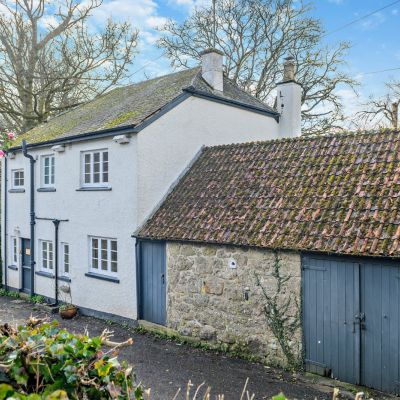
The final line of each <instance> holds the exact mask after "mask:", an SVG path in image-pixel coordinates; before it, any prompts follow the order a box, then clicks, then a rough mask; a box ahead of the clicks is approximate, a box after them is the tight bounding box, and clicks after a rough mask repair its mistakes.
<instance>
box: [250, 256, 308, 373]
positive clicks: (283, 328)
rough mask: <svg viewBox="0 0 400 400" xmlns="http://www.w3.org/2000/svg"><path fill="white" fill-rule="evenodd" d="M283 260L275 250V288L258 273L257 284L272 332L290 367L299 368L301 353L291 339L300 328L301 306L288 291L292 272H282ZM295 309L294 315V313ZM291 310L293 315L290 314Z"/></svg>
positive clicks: (273, 274)
mask: <svg viewBox="0 0 400 400" xmlns="http://www.w3.org/2000/svg"><path fill="white" fill-rule="evenodd" d="M281 263H282V260H281V258H280V257H279V255H278V253H277V252H274V264H273V266H272V268H273V271H272V277H273V278H274V280H275V285H274V286H275V287H274V288H273V290H269V288H268V289H267V288H266V287H265V286H263V285H262V283H261V279H260V277H259V275H257V274H256V281H257V285H258V286H259V287H260V288H261V292H262V295H263V299H264V301H265V304H264V307H263V309H264V314H265V317H266V320H267V323H268V327H269V328H270V330H271V332H272V334H273V335H274V336H275V338H276V340H277V341H278V343H279V346H280V348H281V350H282V353H283V355H284V356H285V358H286V362H287V366H288V367H289V368H290V369H299V368H300V367H301V365H302V360H301V354H299V352H296V351H295V350H294V349H293V347H292V346H291V343H290V342H291V341H292V339H293V337H294V336H295V334H296V332H297V331H298V329H299V328H300V324H301V323H300V306H299V304H298V301H297V298H296V297H295V295H294V294H291V293H288V292H287V283H288V281H289V280H290V279H291V275H290V274H286V275H285V274H283V273H282V264H281ZM293 310H295V311H294V315H293ZM290 311H291V313H292V315H289V312H290Z"/></svg>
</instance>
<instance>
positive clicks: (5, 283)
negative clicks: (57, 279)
mask: <svg viewBox="0 0 400 400" xmlns="http://www.w3.org/2000/svg"><path fill="white" fill-rule="evenodd" d="M3 174H4V253H3V260H4V286H5V289H6V290H7V291H8V281H7V268H8V266H7V248H8V245H7V184H8V160H7V157H5V159H4V171H3ZM1 272H3V269H2V271H1ZM1 286H3V277H1Z"/></svg>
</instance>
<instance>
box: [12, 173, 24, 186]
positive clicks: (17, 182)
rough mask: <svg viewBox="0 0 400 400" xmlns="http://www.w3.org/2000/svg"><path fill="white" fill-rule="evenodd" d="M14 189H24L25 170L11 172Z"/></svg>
mask: <svg viewBox="0 0 400 400" xmlns="http://www.w3.org/2000/svg"><path fill="white" fill-rule="evenodd" d="M11 180H12V187H13V188H15V189H18V188H23V187H24V185H25V174H24V170H23V169H14V170H12V171H11Z"/></svg>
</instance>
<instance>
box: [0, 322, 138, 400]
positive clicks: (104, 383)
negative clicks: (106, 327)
mask: <svg viewBox="0 0 400 400" xmlns="http://www.w3.org/2000/svg"><path fill="white" fill-rule="evenodd" d="M109 338H110V334H109V332H108V331H105V332H103V334H102V335H101V336H98V337H93V338H89V337H88V336H86V335H75V334H72V333H70V332H68V331H67V330H65V329H60V328H59V326H58V322H57V321H54V322H52V323H42V321H40V320H37V319H34V318H31V319H30V320H29V321H28V323H27V324H26V325H25V326H20V327H18V329H14V328H12V327H10V326H9V325H7V324H5V325H0V370H1V372H2V373H3V374H2V375H3V379H1V380H2V381H3V382H7V383H9V385H2V386H1V388H0V400H2V399H7V398H9V397H12V398H16V399H25V398H26V399H29V400H37V399H48V400H53V399H79V400H80V399H99V400H100V399H129V398H131V397H132V396H131V394H133V392H134V384H133V382H134V380H133V375H132V368H131V367H129V366H128V365H127V364H126V363H120V362H119V361H118V358H117V352H118V348H120V347H122V346H126V345H130V344H132V340H131V339H129V340H128V341H126V342H124V343H114V342H111V341H110V340H109ZM103 345H107V346H111V349H110V350H108V351H104V350H103ZM34 394H35V395H37V396H34ZM28 395H30V396H28ZM26 396H28V397H26Z"/></svg>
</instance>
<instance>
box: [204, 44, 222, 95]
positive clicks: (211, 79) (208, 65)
mask: <svg viewBox="0 0 400 400" xmlns="http://www.w3.org/2000/svg"><path fill="white" fill-rule="evenodd" d="M200 55H201V75H202V77H203V79H204V80H205V81H206V82H207V83H208V84H209V85H210V86H211V87H212V88H213V89H214V90H218V91H220V92H223V90H224V70H223V56H224V53H222V52H221V51H219V50H216V49H207V50H204V51H203V52H202V53H201V54H200Z"/></svg>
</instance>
